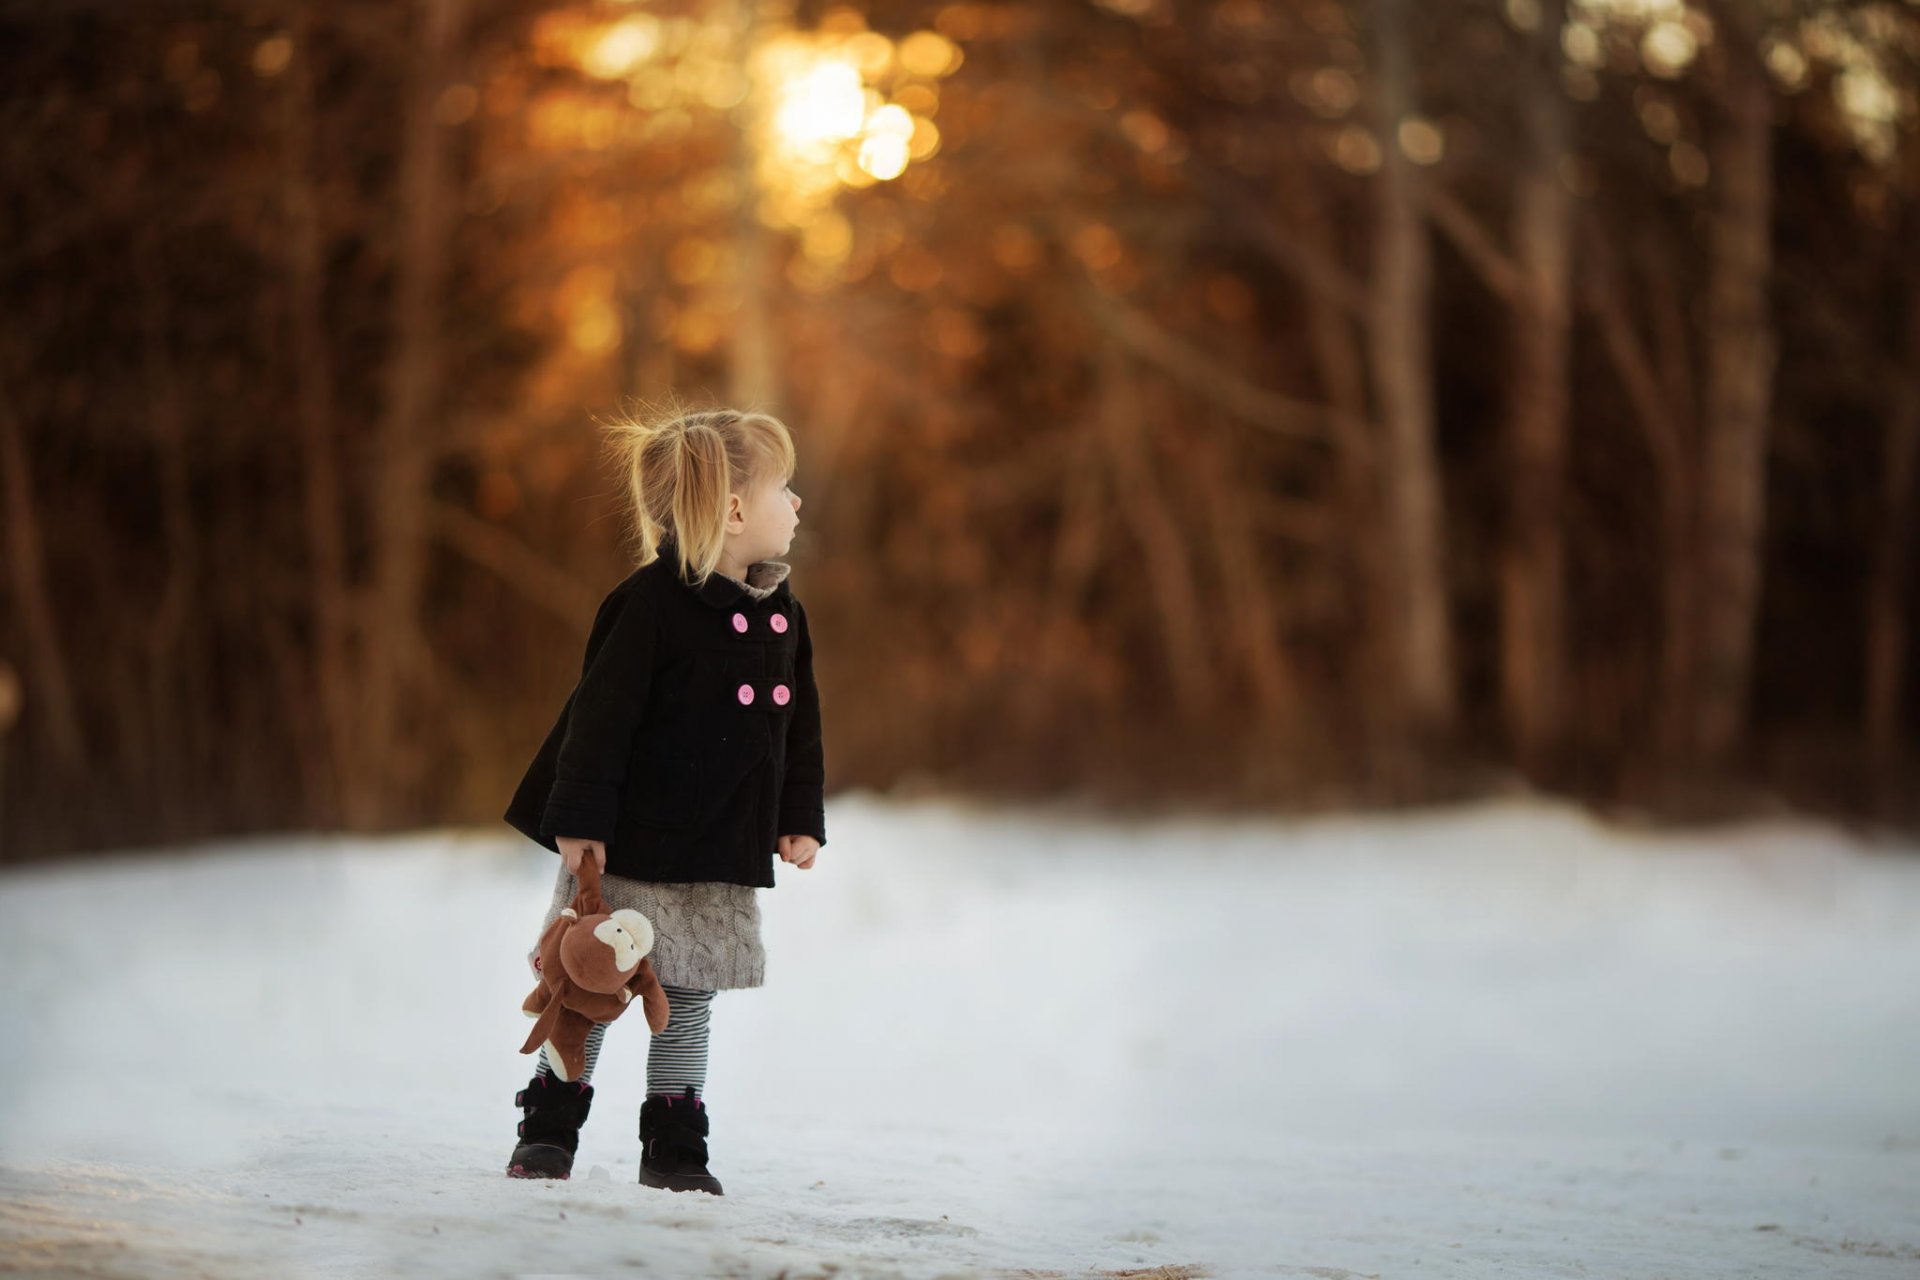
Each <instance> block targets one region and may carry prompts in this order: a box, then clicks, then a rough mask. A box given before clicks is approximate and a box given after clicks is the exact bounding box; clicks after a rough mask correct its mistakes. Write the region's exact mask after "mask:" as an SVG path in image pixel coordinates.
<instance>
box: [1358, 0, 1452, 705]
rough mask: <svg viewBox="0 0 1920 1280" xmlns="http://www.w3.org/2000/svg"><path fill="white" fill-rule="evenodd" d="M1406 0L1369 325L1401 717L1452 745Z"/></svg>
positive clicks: (1387, 72) (1397, 20)
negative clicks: (1407, 143) (1408, 127)
mask: <svg viewBox="0 0 1920 1280" xmlns="http://www.w3.org/2000/svg"><path fill="white" fill-rule="evenodd" d="M1406 11H1407V6H1406V0H1375V4H1374V23H1375V26H1376V31H1375V33H1374V40H1375V56H1376V62H1377V65H1376V67H1375V92H1376V93H1377V94H1378V108H1377V114H1378V126H1379V132H1380V147H1381V155H1382V157H1383V158H1382V162H1381V168H1380V175H1379V178H1378V181H1377V182H1376V184H1375V190H1376V191H1377V193H1378V201H1379V208H1378V221H1377V226H1376V228H1375V262H1374V278H1373V289H1372V323H1371V325H1370V327H1369V335H1370V337H1371V346H1372V357H1373V377H1374V385H1375V387H1376V389H1377V393H1378V394H1377V397H1376V401H1377V403H1378V405H1379V409H1380V417H1381V423H1382V426H1383V428H1384V435H1385V450H1384V455H1385V456H1384V458H1383V470H1384V475H1383V480H1384V482H1385V487H1386V501H1385V517H1386V526H1387V541H1388V546H1389V547H1390V557H1391V559H1390V563H1391V567H1392V572H1393V575H1394V581H1395V586H1396V593H1395V594H1396V603H1397V604H1398V606H1399V608H1398V611H1397V615H1396V617H1395V618H1394V619H1393V621H1392V624H1391V625H1392V632H1393V638H1394V640H1395V641H1396V642H1397V650H1398V651H1397V654H1396V657H1397V662H1396V666H1397V668H1398V672H1397V674H1398V684H1399V686H1400V691H1401V696H1402V699H1403V703H1402V707H1401V712H1402V714H1403V716H1404V717H1405V726H1406V728H1407V730H1409V731H1410V734H1411V735H1412V736H1413V737H1414V738H1422V739H1424V738H1433V737H1444V736H1445V735H1447V734H1448V733H1450V732H1451V730H1452V728H1453V724H1454V715H1455V703H1454V690H1453V675H1452V672H1453V655H1452V644H1451V640H1450V627H1449V623H1448V618H1447V589H1446V579H1445V568H1446V556H1445V542H1446V527H1445V522H1444V518H1443V512H1442V507H1441V504H1442V497H1441V487H1440V467H1439V461H1438V459H1437V457H1436V455H1435V450H1434V438H1433V437H1434V416H1433V376H1432V374H1433V370H1432V350H1431V332H1430V322H1429V318H1428V314H1427V311H1428V303H1429V293H1430V288H1431V275H1432V265H1431V261H1430V259H1431V251H1430V249H1429V247H1428V244H1427V229H1426V220H1425V216H1424V213H1423V211H1422V208H1421V202H1420V200H1419V197H1418V192H1417V190H1416V184H1417V182H1418V177H1417V175H1416V174H1415V173H1414V172H1413V167H1412V164H1411V163H1410V162H1409V161H1408V160H1407V158H1406V156H1405V155H1404V154H1403V153H1402V151H1401V150H1400V145H1399V127H1400V123H1401V121H1402V120H1403V119H1404V118H1405V117H1406V116H1407V115H1408V114H1409V112H1410V111H1411V110H1412V82H1413V73H1412V68H1411V66H1410V60H1409V57H1408V53H1407V42H1406V31H1405V25H1406Z"/></svg>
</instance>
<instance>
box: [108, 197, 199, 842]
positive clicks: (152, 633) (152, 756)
mask: <svg viewBox="0 0 1920 1280" xmlns="http://www.w3.org/2000/svg"><path fill="white" fill-rule="evenodd" d="M157 239H158V237H157V234H156V233H155V232H154V231H153V230H151V229H150V228H149V229H148V230H147V231H146V233H145V234H144V235H143V237H142V241H143V243H141V244H140V245H139V247H138V249H137V250H136V252H135V254H134V276H135V279H136V281H137V282H138V287H139V290H140V304H141V306H140V315H141V327H140V346H141V363H142V365H143V367H144V373H145V377H146V386H147V406H148V414H149V416H150V419H151V422H152V430H153V451H154V468H155V471H156V473H157V474H156V476H155V482H156V483H155V489H156V491H157V492H158V494H159V499H160V503H159V505H160V536H161V544H162V545H163V546H164V547H165V548H166V570H165V582H164V584H163V586H162V587H161V590H160V600H159V602H158V604H156V605H155V606H154V610H153V615H152V618H151V620H150V623H149V626H148V628H147V631H146V642H147V672H146V676H145V678H144V680H143V681H142V682H141V683H142V684H144V685H145V688H144V690H142V693H143V695H144V696H142V697H141V698H140V699H139V700H138V701H139V703H140V704H141V705H142V708H143V710H144V714H145V719H146V725H145V728H146V740H145V743H144V750H143V752H142V758H141V760H140V761H139V776H143V777H145V778H146V780H147V786H148V788H149V789H150V791H151V794H152V802H153V804H154V805H155V811H156V813H157V816H158V822H159V830H158V831H156V832H155V833H154V834H155V837H156V839H158V840H164V839H166V838H168V837H170V836H172V835H173V834H175V833H178V832H180V831H182V830H183V829H184V821H183V816H182V814H181V813H180V811H179V802H180V801H181V800H182V799H184V798H185V797H186V796H188V795H190V794H191V793H192V791H193V789H194V788H193V786H192V785H191V782H190V780H191V778H192V777H193V771H194V770H195V769H196V768H197V767H198V766H199V764H200V763H201V761H202V753H201V751H200V744H201V741H202V739H201V732H202V723H203V717H202V716H201V714H200V712H199V708H200V707H201V706H202V705H204V683H203V680H202V675H203V673H202V670H201V667H200V664H199V661H198V659H197V656H196V655H195V654H194V653H193V652H192V651H191V650H190V649H189V648H188V647H187V646H186V645H184V644H183V643H182V641H183V639H184V637H185V636H186V634H187V629H188V626H189V624H190V623H191V621H192V619H193V618H194V616H195V615H196V614H197V613H198V612H199V609H198V607H197V605H196V603H195V587H196V584H197V582H198V575H199V566H200V551H199V538H198V536H197V534H196V532H195V530H194V526H193V504H192V499H191V497H190V483H191V481H190V469H189V466H188V452H187V432H186V423H185V411H184V410H183V408H182V406H181V401H182V397H181V394H180V379H179V376H178V372H177V370H176V368H175V365H174V361H173V353H172V350H171V349H170V347H169V346H168V335H169V334H170V333H172V331H173V323H172V312H171V308H170V306H169V299H168V296H167V285H166V275H165V270H164V268H163V266H162V264H161V263H160V261H159V258H158V255H159V249H158V244H157ZM135 723H136V722H132V721H129V722H128V723H127V724H125V725H123V726H122V728H123V733H124V736H126V737H128V738H129V739H131V738H133V737H135V736H136V729H135Z"/></svg>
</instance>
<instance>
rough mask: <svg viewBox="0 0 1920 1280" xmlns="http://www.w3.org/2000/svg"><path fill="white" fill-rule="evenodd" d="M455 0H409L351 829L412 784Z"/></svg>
mask: <svg viewBox="0 0 1920 1280" xmlns="http://www.w3.org/2000/svg"><path fill="white" fill-rule="evenodd" d="M463 3H464V0H418V3H417V5H416V7H415V12H416V14H417V16H418V19H419V24H420V25H419V31H418V35H417V40H416V56H415V59H414V63H413V66H412V68H411V70H410V72H409V75H408V80H407V85H406V91H405V108H404V115H403V119H402V121H401V129H402V142H401V157H400V173H399V182H400V228H399V237H398V254H397V256H396V262H395V264H394V265H395V271H396V281H395V288H394V310H393V351H392V356H391V360H390V363H389V367H388V378H387V397H386V406H385V413H384V415H383V417H382V421H381V424H380V432H379V437H378V440H377V447H376V454H375V473H374V477H373V484H372V486H371V488H372V492H373V495H374V509H373V523H374V528H375V540H374V547H375V553H374V554H375V559H374V566H373V584H372V587H373V589H372V592H371V596H370V598H369V599H368V601H367V612H366V615H365V618H364V620H363V626H362V628H361V632H362V634H363V635H364V636H365V637H366V653H365V668H366V677H365V682H364V701H363V703H362V705H363V708H364V710H363V713H362V715H361V717H360V723H361V725H362V726H363V727H362V730H361V734H360V736H361V739H362V740H361V741H360V742H359V744H358V747H359V751H360V753H361V754H360V755H359V759H360V761H361V762H362V764H363V765H364V768H363V769H362V770H360V771H357V774H356V778H355V781H356V783H357V785H355V786H354V787H353V788H352V790H350V791H349V793H348V797H347V819H348V822H349V823H350V824H351V825H352V826H354V827H356V828H362V829H364V828H367V827H370V826H372V825H374V823H376V822H377V821H378V820H379V818H380V816H381V813H382V810H383V808H385V807H386V805H385V804H383V802H387V801H390V800H391V799H392V798H393V797H394V795H395V794H396V793H397V792H404V791H406V790H407V789H408V788H410V787H411V786H413V785H414V784H415V782H416V781H417V780H418V778H419V771H420V769H421V767H422V765H423V764H424V759H423V756H422V753H421V750H420V747H421V744H420V742H419V741H418V738H417V734H418V731H419V726H418V725H417V724H416V723H415V722H414V721H415V720H416V719H417V717H409V716H408V715H407V714H406V712H407V711H408V710H409V709H411V708H417V707H418V706H419V704H420V701H421V693H422V690H421V689H420V687H419V682H420V681H422V680H424V679H426V678H427V676H428V674H429V672H428V671H427V669H426V664H425V663H424V662H423V660H422V659H423V657H424V654H425V645H424V642H423V640H422V639H421V633H420V628H421V619H420V595H421V585H422V583H423V581H424V579H425V576H426V561H427V547H428V529H429V510H428V508H429V504H430V499H431V495H430V494H429V493H428V479H429V477H428V464H427V459H428V450H427V448H426V443H427V442H426V438H425V437H426V433H427V430H428V427H429V424H430V415H431V414H432V413H433V412H434V410H435V409H436V408H437V407H438V403H439V394H440V384H441V369H440V359H441V357H440V311H439V302H440V296H441V290H442V287H443V284H444V279H445V275H446V250H445V242H446V209H447V192H446V174H445V167H446V164H445V161H446V157H445V150H444V148H443V146H442V142H441V136H440V129H441V126H440V123H439V121H438V120H437V119H436V118H435V109H436V107H437V106H438V103H439V100H440V95H441V93H442V92H443V91H444V90H445V88H446V87H447V85H448V84H449V83H450V75H449V70H450V67H451V64H452V60H453V44H454V39H455V35H456V32H457V30H458V28H459V24H460V20H461V6H462V4H463Z"/></svg>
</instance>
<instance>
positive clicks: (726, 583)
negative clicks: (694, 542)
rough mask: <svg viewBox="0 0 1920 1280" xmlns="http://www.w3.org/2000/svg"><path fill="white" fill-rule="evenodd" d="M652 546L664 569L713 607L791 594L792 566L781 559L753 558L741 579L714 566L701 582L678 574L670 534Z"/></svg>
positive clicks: (677, 559) (675, 546)
mask: <svg viewBox="0 0 1920 1280" xmlns="http://www.w3.org/2000/svg"><path fill="white" fill-rule="evenodd" d="M655 550H656V551H657V552H658V553H659V556H660V559H661V560H662V561H664V562H665V563H666V565H667V572H668V573H670V574H672V575H673V576H674V577H675V578H676V579H678V580H679V581H680V584H681V585H682V586H684V587H686V589H687V590H689V591H691V592H693V594H695V595H696V596H699V597H700V599H702V600H704V601H706V603H708V604H710V605H712V606H713V607H714V608H716V609H731V608H732V607H734V606H735V605H737V604H738V603H740V601H741V600H743V599H752V600H756V601H757V600H765V599H767V598H769V597H771V596H776V595H779V596H784V595H790V594H792V589H791V588H790V587H788V585H787V575H788V574H790V573H792V572H793V566H792V565H790V564H788V563H787V562H786V561H784V560H756V561H755V562H754V563H752V564H750V565H748V566H747V580H746V581H745V582H742V581H740V579H738V578H734V577H729V576H728V575H727V574H724V573H721V572H720V571H719V570H718V569H715V570H714V571H713V573H711V574H710V575H708V577H707V581H706V584H705V585H704V586H703V585H697V584H695V583H691V582H688V581H687V580H686V579H684V578H681V577H680V548H679V545H678V544H677V543H676V542H675V541H674V539H673V537H672V536H671V535H668V536H667V537H666V538H664V539H663V540H662V541H661V542H660V545H659V546H658V547H657V548H655Z"/></svg>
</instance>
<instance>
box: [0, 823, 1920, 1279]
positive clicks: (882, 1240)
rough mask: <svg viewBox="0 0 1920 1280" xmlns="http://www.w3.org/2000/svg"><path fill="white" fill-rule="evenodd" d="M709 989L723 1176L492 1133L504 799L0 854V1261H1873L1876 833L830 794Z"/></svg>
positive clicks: (568, 1266) (508, 1104)
mask: <svg viewBox="0 0 1920 1280" xmlns="http://www.w3.org/2000/svg"><path fill="white" fill-rule="evenodd" d="M829 818H830V821H831V827H832V836H833V840H832V843H831V844H829V845H828V846H827V847H826V848H825V849H824V850H823V851H822V852H821V855H820V858H819V861H818V862H817V863H816V865H815V866H814V867H813V869H811V870H808V871H797V870H795V869H793V868H791V867H789V866H787V865H786V864H784V863H780V864H778V872H777V874H778V876H779V880H780V884H779V887H778V888H776V889H774V890H770V891H766V892H765V893H763V895H762V899H761V900H762V905H763V908H764V912H765V916H766V930H767V944H768V950H769V956H770V962H769V971H768V985H767V986H766V987H764V988H761V989H758V990H754V991H738V992H723V993H722V994H721V995H720V996H719V997H718V998H717V999H716V1000H715V1002H714V1024H713V1025H714V1033H713V1034H714V1041H713V1055H712V1063H711V1068H710V1073H709V1077H708V1082H707V1090H706V1094H707V1098H708V1100H709V1102H710V1104H711V1107H712V1117H713V1133H712V1136H711V1140H710V1141H711V1147H712V1152H713V1162H712V1167H713V1170H714V1172H715V1173H716V1174H717V1175H719V1177H720V1178H721V1179H722V1181H723V1182H724V1183H725V1185H726V1190H727V1194H726V1195H725V1196H724V1197H719V1198H715V1197H710V1196H701V1195H697V1194H692V1193H688V1194H679V1195H676V1194H673V1193H670V1192H663V1191H655V1190H652V1189H649V1188H643V1187H640V1186H638V1185H636V1183H635V1173H636V1168H637V1166H636V1163H635V1160H636V1156H637V1145H638V1144H637V1141H636V1138H635V1130H636V1116H637V1112H638V1108H639V1104H640V1100H641V1097H642V1095H643V1092H644V1084H645V1079H644V1076H645V1052H646V1033H645V1030H644V1027H645V1024H644V1022H642V1021H641V1020H639V1019H636V1018H629V1019H626V1020H623V1022H621V1023H619V1024H616V1025H615V1027H614V1028H613V1031H612V1034H611V1035H610V1036H609V1037H608V1043H607V1048H606V1051H605V1053H604V1055H603V1056H602V1059H601V1062H600V1069H599V1072H598V1074H597V1077H596V1080H597V1084H598V1086H599V1093H598V1096H597V1097H596V1099H595V1103H594V1113H593V1116H592V1118H591V1119H590V1121H589V1122H588V1126H587V1130H586V1133H585V1135H584V1137H583V1140H582V1146H581V1152H580V1158H579V1163H578V1164H577V1165H576V1169H575V1177H574V1179H573V1180H572V1181H570V1182H565V1183H540V1182H522V1181H514V1180H509V1179H507V1178H505V1177H503V1176H502V1174H501V1169H502V1165H503V1162H504V1160H505V1158H506V1155H507V1152H508V1151H509V1150H510V1148H511V1146H512V1142H513V1127H514V1122H515V1121H516V1120H517V1119H518V1118H519V1113H518V1111H517V1109H515V1108H514V1107H513V1106H512V1100H511V1099H512V1094H513V1091H514V1090H515V1089H516V1088H517V1087H519V1086H520V1085H521V1084H522V1083H524V1082H525V1079H526V1077H527V1075H528V1074H529V1069H530V1063H531V1059H530V1058H523V1057H520V1056H519V1055H518V1054H517V1053H516V1052H515V1051H516V1050H517V1049H518V1047H519V1044H520V1040H521V1038H522V1037H523V1035H524V1034H525V1025H526V1023H525V1019H524V1017H523V1016H522V1015H521V1014H520V1013H519V1011H518V1005H519V1001H520V998H521V997H522V996H523V995H524V994H525V992H526V991H527V989H528V988H529V986H530V977H529V974H528V971H527V968H526V965H525V961H524V958H523V953H524V951H525V950H526V947H527V946H528V945H530V943H531V940H532V933H533V931H534V930H536V929H537V926H538V924H539V921H540V916H541V914H542V912H543V910H544V908H545V905H546V901H547V896H548V893H549V891H550V889H551V885H552V877H553V870H554V860H553V855H551V854H549V853H546V852H545V851H544V850H541V849H539V848H538V847H536V846H535V845H533V844H531V843H530V842H528V841H526V840H524V839H521V838H520V837H518V836H516V835H513V834H512V833H511V832H506V831H505V830H504V828H503V829H501V831H500V832H498V833H494V832H453V833H435V834H431V835H425V836H419V837H414V838H410V839H400V840H385V841H360V840H337V839H326V838H314V839H303V840H284V839H282V840H270V841H244V842H232V843H226V844H221V845H215V846H203V847H196V848H193V849H186V850H180V851H177V852H174V853H170V854H168V855H167V856H145V855H143V856H139V857H128V858H124V859H119V858H116V859H101V860H96V861H94V862H91V863H89V864H87V865H85V866H76V867H72V868H67V869H55V870H33V871H27V872H15V873H13V874H9V875H6V876H3V877H0V956H4V962H5V973H6V975H7V981H6V983H5V989H4V993H0V1271H8V1272H25V1273H48V1274H52V1273H85V1274H88V1275H99V1276H140V1277H149V1276H172V1275H183V1276H184V1275H196V1276H197V1275H208V1276H215V1277H229V1276H242V1275H264V1274H269V1273H271V1274H276V1275H290V1276H335V1275H339V1276H347V1275H385V1274H411V1273H416V1272H424V1273H435V1272H441V1273H458V1274H462V1275H501V1276H505V1275H556V1274H613V1273H617V1272H629V1273H644V1274H652V1275H660V1276H696V1275H725V1276H751V1277H768V1278H769V1280H771V1278H773V1277H778V1276H786V1277H789V1278H795V1277H801V1276H835V1277H844V1276H896V1275H897V1276H926V1277H935V1276H954V1277H959V1276H992V1277H1010V1276H1089V1275H1122V1274H1141V1275H1156V1276H1167V1277H1198V1276H1207V1277H1226V1276H1285V1277H1294V1276H1312V1277H1320V1278H1322V1280H1338V1278H1341V1277H1372V1276H1382V1277H1426V1276H1496V1275H1505V1276H1514V1277H1529V1278H1531V1277H1559V1276H1580V1277H1588V1276H1591V1277H1657V1276H1670V1277H1685V1278H1686V1280H1694V1278H1697V1277H1722V1276H1724V1277H1734V1276H1738V1277H1776V1276H1810V1277H1811V1276H1818V1277H1853V1276H1859V1277H1888V1278H1892V1277H1912V1276H1915V1275H1920V857H1916V856H1914V853H1913V851H1911V850H1901V851H1886V850H1866V849H1862V848H1860V847H1858V846H1856V845H1854V844H1853V843H1851V842H1850V841H1848V840H1847V839H1845V838H1844V837H1842V836H1840V835H1838V834H1836V833H1834V832H1832V831H1830V830H1828V829H1826V828H1823V827H1818V826H1811V825H1778V824H1775V825H1768V826H1765V827H1756V828H1752V829H1748V830H1744V831H1739V832H1730V833H1725V834H1721V835H1717V836H1714V837H1711V838H1668V837H1660V838H1649V837H1642V836H1634V835H1629V834H1622V833H1618V832H1608V831H1605V830H1603V829H1601V828H1598V827H1596V826H1594V825H1592V824H1590V823H1589V822H1588V821H1587V820H1586V819H1584V818H1582V817H1580V816H1579V815H1577V814H1575V813H1572V812H1570V811H1567V810H1563V809H1558V808H1550V807H1540V806H1531V805H1508V806H1498V807H1489V808H1480V809H1473V810H1465V811H1458V812H1451V813H1438V814H1422V815H1416V816H1410V817H1405V818H1399V819H1384V818H1366V819H1346V820H1326V821H1316V822H1311V823H1302V824H1276V823H1258V824H1256V823H1238V824H1221V823H1212V822H1200V821H1185V820H1182V821H1173V820H1169V821H1165V822H1161V823H1155V824H1145V825H1141V824H1107V823H1101V822H1097V821H1091V820H1087V819H1084V818H1074V817H1069V816H1065V815H1062V814H1059V813H1052V814H1045V813H1042V814H1035V813H1012V812H1006V811H993V810H981V809H976V808H970V807H967V806H964V805H953V804H934V803H927V804H898V803H892V802H887V801H883V800H879V799H875V798H872V797H863V796H852V797H848V796H842V797H836V799H835V801H834V802H833V803H832V804H830V806H829Z"/></svg>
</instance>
